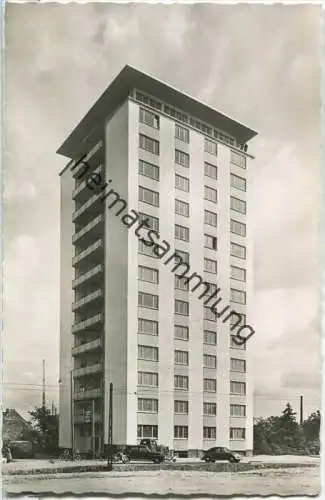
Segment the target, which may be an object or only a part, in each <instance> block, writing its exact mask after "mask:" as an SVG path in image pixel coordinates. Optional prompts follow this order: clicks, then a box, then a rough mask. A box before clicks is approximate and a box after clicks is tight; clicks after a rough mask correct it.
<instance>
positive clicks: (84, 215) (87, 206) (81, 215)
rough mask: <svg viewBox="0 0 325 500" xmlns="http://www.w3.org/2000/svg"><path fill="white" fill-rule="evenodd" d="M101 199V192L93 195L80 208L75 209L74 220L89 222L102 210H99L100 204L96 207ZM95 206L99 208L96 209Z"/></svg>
mask: <svg viewBox="0 0 325 500" xmlns="http://www.w3.org/2000/svg"><path fill="white" fill-rule="evenodd" d="M100 199H101V193H97V194H94V195H93V196H91V197H90V198H89V199H88V200H87V201H86V202H85V203H84V204H83V205H81V207H80V208H78V210H75V211H74V212H73V214H72V222H75V223H77V224H81V225H85V224H87V223H88V222H89V221H90V220H91V219H92V218H93V217H94V214H95V213H98V212H100V211H101V210H98V206H97V207H96V203H97V204H98V202H99V201H100ZM101 206H103V205H101ZM95 208H97V210H95Z"/></svg>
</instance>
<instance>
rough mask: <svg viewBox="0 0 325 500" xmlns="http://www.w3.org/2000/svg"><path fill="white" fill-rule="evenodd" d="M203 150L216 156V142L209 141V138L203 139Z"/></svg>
mask: <svg viewBox="0 0 325 500" xmlns="http://www.w3.org/2000/svg"><path fill="white" fill-rule="evenodd" d="M204 151H206V152H207V153H210V154H211V155H214V156H217V154H218V146H217V143H216V142H213V141H210V139H204Z"/></svg>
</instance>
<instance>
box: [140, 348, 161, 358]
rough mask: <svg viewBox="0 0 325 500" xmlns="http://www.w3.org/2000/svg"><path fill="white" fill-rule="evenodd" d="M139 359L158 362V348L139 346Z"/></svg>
mask: <svg viewBox="0 0 325 500" xmlns="http://www.w3.org/2000/svg"><path fill="white" fill-rule="evenodd" d="M138 359H145V360H147V361H158V347H152V346H146V345H138Z"/></svg>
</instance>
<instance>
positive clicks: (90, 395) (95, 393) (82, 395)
mask: <svg viewBox="0 0 325 500" xmlns="http://www.w3.org/2000/svg"><path fill="white" fill-rule="evenodd" d="M101 395H102V390H101V389H99V388H98V389H87V390H85V391H76V392H75V393H74V396H73V398H74V399H75V400H77V401H80V400H81V399H95V398H100V397H101Z"/></svg>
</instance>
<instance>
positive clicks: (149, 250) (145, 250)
mask: <svg viewBox="0 0 325 500" xmlns="http://www.w3.org/2000/svg"><path fill="white" fill-rule="evenodd" d="M153 249H154V247H148V246H147V245H145V244H144V243H143V241H141V240H139V253H141V254H142V255H147V256H148V257H152V258H153V259H157V258H158V257H157V255H155V254H154V252H153Z"/></svg>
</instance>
